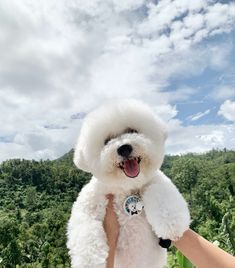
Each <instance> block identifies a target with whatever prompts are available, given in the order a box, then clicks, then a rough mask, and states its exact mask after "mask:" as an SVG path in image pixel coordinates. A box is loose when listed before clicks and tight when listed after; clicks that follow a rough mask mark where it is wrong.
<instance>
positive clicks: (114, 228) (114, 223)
mask: <svg viewBox="0 0 235 268" xmlns="http://www.w3.org/2000/svg"><path fill="white" fill-rule="evenodd" d="M107 199H108V205H107V208H106V214H105V217H104V222H103V226H104V230H105V233H106V235H107V243H108V246H109V248H116V245H117V240H118V235H119V229H120V226H119V223H118V219H117V215H116V213H115V211H114V208H113V195H112V194H109V195H107Z"/></svg>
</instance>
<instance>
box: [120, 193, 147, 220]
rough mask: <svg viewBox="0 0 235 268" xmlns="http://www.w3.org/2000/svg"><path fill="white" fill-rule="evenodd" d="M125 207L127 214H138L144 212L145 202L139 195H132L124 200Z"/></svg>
mask: <svg viewBox="0 0 235 268" xmlns="http://www.w3.org/2000/svg"><path fill="white" fill-rule="evenodd" d="M123 208H124V211H125V213H126V214H127V215H129V216H137V215H139V214H140V213H141V212H142V210H143V208H144V204H143V202H142V200H141V199H140V197H139V196H137V195H130V196H128V197H127V198H126V200H125V201H124V204H123Z"/></svg>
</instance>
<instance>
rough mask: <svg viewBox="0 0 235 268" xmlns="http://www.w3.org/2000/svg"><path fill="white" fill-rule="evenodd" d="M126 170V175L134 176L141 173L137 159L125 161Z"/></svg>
mask: <svg viewBox="0 0 235 268" xmlns="http://www.w3.org/2000/svg"><path fill="white" fill-rule="evenodd" d="M124 172H125V174H126V176H128V177H131V178H134V177H137V176H138V175H139V172H140V169H139V164H138V162H137V160H134V159H130V160H126V161H125V162H124Z"/></svg>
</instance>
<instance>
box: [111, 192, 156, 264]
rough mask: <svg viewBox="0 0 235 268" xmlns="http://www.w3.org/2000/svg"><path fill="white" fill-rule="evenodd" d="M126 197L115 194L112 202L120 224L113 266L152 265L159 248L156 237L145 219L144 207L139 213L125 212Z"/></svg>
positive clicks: (154, 262)
mask: <svg viewBox="0 0 235 268" xmlns="http://www.w3.org/2000/svg"><path fill="white" fill-rule="evenodd" d="M126 198H127V196H116V198H115V203H114V207H115V211H116V213H117V215H118V221H119V224H120V231H119V239H118V246H117V254H116V265H115V268H116V267H117V268H119V267H153V264H156V253H157V252H158V248H159V247H158V238H157V237H156V236H155V235H154V233H153V231H152V227H151V226H150V224H149V223H148V221H147V219H146V216H145V212H144V209H143V210H142V211H141V213H140V214H133V215H131V213H130V214H129V215H128V214H127V212H126V210H125V200H126ZM134 211H135V210H134ZM123 263H125V266H123V265H122V264H123ZM127 264H128V265H127ZM142 265H143V266H142Z"/></svg>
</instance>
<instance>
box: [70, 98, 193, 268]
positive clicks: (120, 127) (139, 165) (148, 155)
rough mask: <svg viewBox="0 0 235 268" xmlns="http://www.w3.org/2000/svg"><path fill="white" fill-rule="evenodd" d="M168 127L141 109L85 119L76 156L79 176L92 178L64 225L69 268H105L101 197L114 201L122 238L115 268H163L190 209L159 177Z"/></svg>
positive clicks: (117, 106) (108, 107) (128, 107)
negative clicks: (168, 242) (85, 173)
mask: <svg viewBox="0 0 235 268" xmlns="http://www.w3.org/2000/svg"><path fill="white" fill-rule="evenodd" d="M166 137H167V133H166V127H165V125H164V124H163V122H162V121H161V120H160V119H159V118H157V117H156V116H155V115H154V114H153V112H152V111H151V110H150V109H149V107H147V106H146V105H144V104H143V103H141V102H138V101H134V100H122V101H116V102H112V103H107V104H105V105H103V106H102V107H100V108H98V109H97V110H95V111H93V112H91V113H90V114H89V115H88V116H87V117H86V119H85V121H84V124H83V126H82V129H81V133H80V137H79V139H78V143H77V146H76V150H75V154H74V163H75V164H76V166H77V167H78V168H79V169H82V170H85V171H88V172H91V173H92V174H93V177H92V179H91V181H90V182H89V183H88V184H87V185H86V186H85V187H84V188H83V189H82V191H81V192H80V194H79V196H78V198H77V201H76V202H75V203H74V205H73V208H72V214H71V218H70V220H69V223H68V242H67V246H68V248H69V254H70V256H71V262H72V267H73V268H85V267H87V268H88V267H89V268H93V267H94V268H99V267H102V268H105V267H106V259H107V256H108V251H109V248H108V245H107V239H106V234H105V232H104V229H103V219H104V216H105V212H106V206H107V199H106V195H107V194H109V193H112V194H113V195H114V209H115V211H116V213H117V215H118V221H119V224H120V232H119V239H118V245H117V250H116V256H115V268H144V267H148V268H162V267H164V266H165V264H166V249H165V248H163V247H161V246H160V245H159V239H160V238H161V239H171V240H176V239H178V238H180V237H181V236H182V234H183V233H184V231H185V230H187V229H188V228H189V223H190V216H189V211H188V207H187V203H186V202H185V200H184V199H183V197H182V196H181V194H180V193H179V191H178V190H177V188H176V187H175V186H174V184H173V183H172V182H171V180H170V179H169V178H167V177H166V176H165V175H164V174H163V173H162V172H161V171H160V170H159V168H160V166H161V164H162V161H163V158H164V142H165V139H166Z"/></svg>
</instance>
